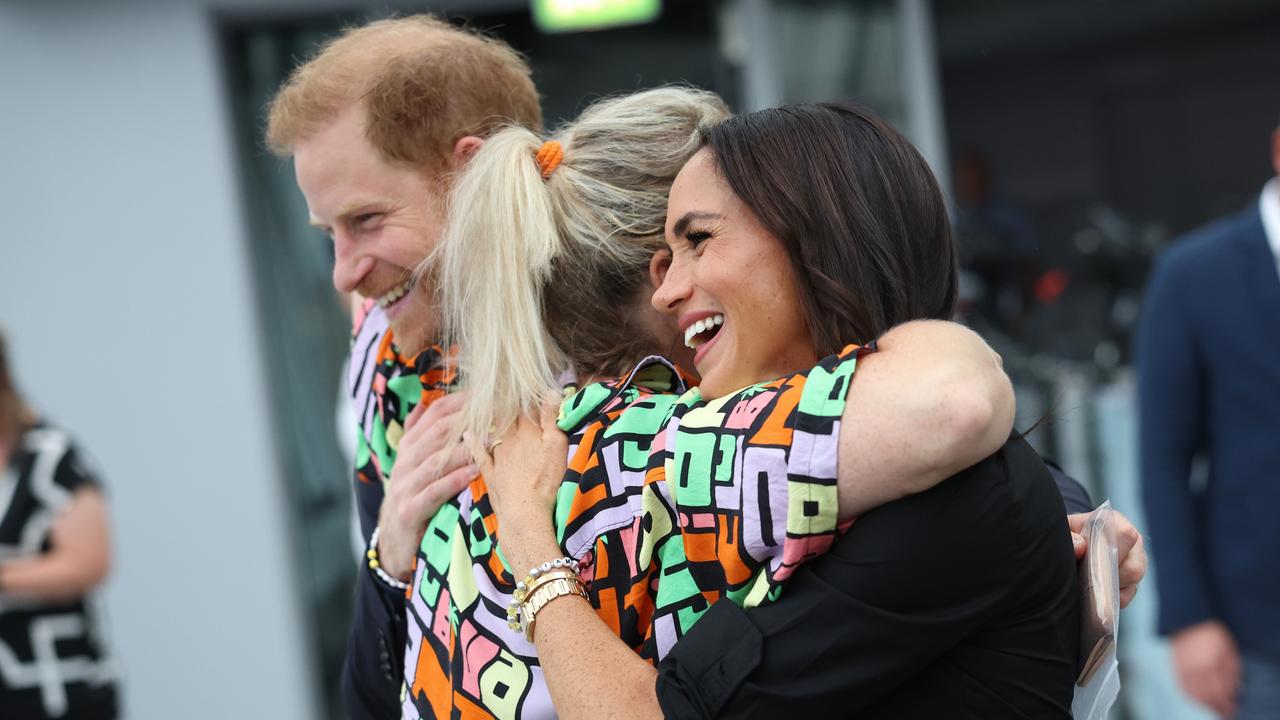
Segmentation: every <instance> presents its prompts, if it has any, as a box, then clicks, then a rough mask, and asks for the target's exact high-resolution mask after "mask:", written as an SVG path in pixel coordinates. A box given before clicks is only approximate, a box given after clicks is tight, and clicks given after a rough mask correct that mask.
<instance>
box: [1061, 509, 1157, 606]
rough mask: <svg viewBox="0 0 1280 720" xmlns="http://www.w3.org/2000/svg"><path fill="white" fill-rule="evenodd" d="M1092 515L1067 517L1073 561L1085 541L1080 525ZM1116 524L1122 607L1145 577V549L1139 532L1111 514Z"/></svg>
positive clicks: (1126, 520) (1081, 553)
mask: <svg viewBox="0 0 1280 720" xmlns="http://www.w3.org/2000/svg"><path fill="white" fill-rule="evenodd" d="M1092 514H1093V513H1076V514H1074V515H1068V516H1067V525H1068V526H1069V527H1070V528H1071V544H1072V545H1074V546H1075V551H1076V559H1077V560H1079V559H1080V558H1082V557H1084V554H1085V551H1086V550H1088V549H1089V541H1088V540H1086V539H1085V537H1084V526H1085V523H1086V522H1087V521H1088V520H1089V516H1091V515H1092ZM1111 517H1112V518H1113V519H1114V521H1115V524H1116V561H1117V563H1118V564H1119V566H1120V607H1121V608H1125V607H1128V606H1129V603H1130V602H1133V596H1134V595H1137V594H1138V585H1140V584H1141V583H1142V578H1143V577H1145V576H1146V574H1147V549H1146V546H1145V545H1144V544H1143V542H1142V533H1140V532H1138V528H1136V527H1134V526H1133V523H1132V522H1130V521H1129V518H1127V517H1125V516H1124V513H1121V512H1119V511H1114V510H1113V511H1112V513H1111Z"/></svg>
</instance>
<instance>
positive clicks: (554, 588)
mask: <svg viewBox="0 0 1280 720" xmlns="http://www.w3.org/2000/svg"><path fill="white" fill-rule="evenodd" d="M566 595H577V596H579V597H581V598H582V599H584V600H589V599H590V598H588V597H587V588H586V586H585V585H583V584H582V581H581V580H579V579H578V578H577V577H564V576H558V577H553V578H551V579H549V580H546V581H545V582H541V583H539V584H538V586H537V587H536V588H534V590H533V592H531V593H529V595H528V597H526V598H525V600H524V602H522V603H520V620H521V624H523V625H524V636H525V639H527V640H528V641H529V642H533V626H534V623H535V622H537V618H538V613H539V612H540V611H541V610H542V608H544V607H546V606H547V603H549V602H551V601H552V600H555V599H556V598H560V597H564V596H566Z"/></svg>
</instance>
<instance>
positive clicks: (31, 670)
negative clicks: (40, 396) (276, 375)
mask: <svg viewBox="0 0 1280 720" xmlns="http://www.w3.org/2000/svg"><path fill="white" fill-rule="evenodd" d="M0 468H3V469H4V470H3V473H4V474H3V475H2V476H0V717H4V718H6V720H8V719H12V720H43V719H45V718H85V719H86V720H97V719H103V720H108V719H110V718H114V717H116V688H115V670H114V663H113V662H112V659H111V657H110V654H109V648H108V647H107V646H106V644H105V640H106V638H105V634H104V632H103V630H104V628H103V627H102V625H101V616H100V613H99V608H98V599H97V590H98V588H99V586H100V585H101V584H102V582H103V580H104V579H105V578H106V575H107V569H108V566H109V565H110V559H111V549H110V533H109V531H108V525H107V509H106V502H105V501H104V499H103V497H102V490H101V487H100V486H99V484H98V481H97V479H96V477H95V476H94V474H93V472H92V471H91V470H90V469H89V467H88V465H87V464H86V462H85V461H84V458H83V456H82V455H81V454H80V453H79V452H78V451H77V450H76V447H75V444H74V443H73V442H72V441H71V439H70V437H69V436H68V435H67V433H66V432H64V431H63V430H61V429H59V428H57V427H54V426H52V425H50V424H48V423H45V422H43V421H41V420H40V419H38V418H37V417H36V416H35V414H34V413H33V412H32V411H31V409H30V407H29V406H28V405H27V404H26V403H25V402H24V401H23V399H22V396H21V395H19V394H18V390H17V387H16V386H15V383H14V382H13V379H12V377H11V375H10V373H9V365H8V358H7V356H6V354H5V347H4V338H3V337H0Z"/></svg>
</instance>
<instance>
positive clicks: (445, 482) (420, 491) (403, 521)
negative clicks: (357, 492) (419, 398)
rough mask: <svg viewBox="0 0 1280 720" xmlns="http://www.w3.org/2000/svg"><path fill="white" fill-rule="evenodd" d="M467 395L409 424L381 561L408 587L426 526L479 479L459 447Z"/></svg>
mask: <svg viewBox="0 0 1280 720" xmlns="http://www.w3.org/2000/svg"><path fill="white" fill-rule="evenodd" d="M465 402H466V393H455V394H453V395H447V396H445V397H442V398H440V399H438V400H436V401H435V402H432V403H430V405H422V404H420V405H418V406H417V407H415V408H414V409H413V411H412V412H410V413H409V417H407V418H405V424H404V428H405V430H404V435H403V436H401V438H400V445H399V447H398V449H397V451H396V463H395V465H394V466H392V468H391V480H390V482H388V483H387V494H386V497H384V498H383V500H382V507H381V508H380V509H379V510H378V527H379V528H381V529H380V530H379V534H378V561H379V562H380V563H382V568H383V569H384V570H386V571H387V572H388V573H390V574H391V576H392V577H396V578H399V579H400V580H404V581H406V582H407V581H408V580H409V579H410V578H411V576H412V574H413V558H414V555H415V554H416V553H417V550H418V546H419V545H420V544H421V543H422V534H423V533H424V532H426V529H427V521H428V520H430V519H431V516H432V515H435V513H436V511H437V510H439V509H440V506H441V505H443V504H444V503H445V502H447V501H448V500H449V498H452V497H454V496H455V495H457V494H458V493H460V492H462V491H463V490H464V489H465V488H466V487H467V485H468V484H469V483H470V482H471V481H472V480H474V479H475V477H476V473H477V468H476V466H475V465H473V464H471V457H470V453H468V452H467V449H466V446H465V445H463V443H461V442H458V435H457V420H458V418H459V417H461V416H460V415H459V414H458V411H459V410H461V409H462V406H463V404H465Z"/></svg>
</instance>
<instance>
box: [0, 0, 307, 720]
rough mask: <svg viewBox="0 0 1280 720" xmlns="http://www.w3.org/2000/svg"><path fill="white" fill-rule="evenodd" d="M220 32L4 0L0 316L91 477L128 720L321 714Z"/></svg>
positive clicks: (35, 389)
mask: <svg viewBox="0 0 1280 720" xmlns="http://www.w3.org/2000/svg"><path fill="white" fill-rule="evenodd" d="M213 28H214V25H213V19H212V16H211V14H210V13H209V12H208V11H207V10H206V9H205V8H204V7H203V5H202V4H201V3H199V2H196V1H195V0H191V1H189V2H181V1H175V2H149V3H147V2H138V1H136V0H134V1H131V0H113V2H109V3H105V2H75V3H72V2H34V1H32V2H15V1H14V0H0V325H3V326H4V327H5V328H6V329H7V331H8V334H9V336H10V342H11V348H12V352H13V354H14V355H15V364H16V369H17V373H18V375H19V379H20V381H21V383H22V384H23V386H24V387H25V388H26V390H27V393H28V395H29V396H31V398H32V399H33V400H34V401H36V402H37V403H38V405H39V406H40V407H41V408H42V409H43V410H45V411H46V412H47V413H48V414H49V415H50V416H51V417H53V418H54V419H56V420H57V421H58V422H61V423H64V424H65V425H67V426H68V427H69V428H71V429H72V431H73V432H74V433H75V434H76V435H77V436H78V437H79V438H80V439H81V440H82V441H83V443H84V444H85V445H87V446H88V448H89V449H90V450H91V451H92V452H93V454H94V455H96V457H97V458H98V460H99V461H100V464H101V466H102V467H103V468H104V471H105V475H106V479H107V482H108V487H109V490H110V495H111V501H112V511H113V514H114V523H115V536H116V566H115V573H114V578H113V580H112V581H111V585H110V588H109V593H108V602H109V605H110V612H111V615H112V626H113V630H114V634H115V639H116V647H117V648H118V650H119V654H120V656H121V659H122V662H123V665H124V669H125V672H126V673H127V677H126V681H125V682H126V684H125V689H126V698H127V703H128V707H129V708H130V710H131V712H130V713H129V717H133V718H144V719H150V718H167V717H178V716H181V717H183V718H188V719H194V718H211V719H212V718H218V719H223V718H303V717H315V716H316V713H315V710H316V707H315V702H314V700H313V697H314V695H315V692H314V688H313V687H311V683H312V681H311V678H310V677H309V675H308V674H307V672H306V669H305V668H308V667H309V663H308V660H307V658H306V654H307V653H308V649H307V643H306V642H305V640H306V638H305V637H304V635H303V632H302V628H301V623H300V619H299V615H298V612H297V610H298V606H299V602H298V598H296V597H294V596H293V594H292V593H291V587H292V583H291V573H293V572H295V571H296V570H297V568H293V567H291V566H290V565H289V564H288V563H289V559H290V555H291V554H290V553H289V552H288V551H287V548H286V547H285V545H284V543H285V540H286V535H285V529H284V527H283V525H282V522H281V519H282V518H283V517H284V513H283V508H282V502H283V491H282V487H281V482H280V480H279V477H278V472H277V464H276V463H277V459H276V456H275V452H274V448H273V447H272V442H271V439H272V433H271V428H270V427H269V424H270V422H271V420H270V416H269V407H268V402H267V398H266V394H265V392H264V375H265V372H264V365H263V356H264V353H265V350H264V348H263V347H262V343H261V339H260V337H259V334H258V333H259V329H258V326H257V322H256V319H255V317H254V308H253V296H252V288H251V286H250V272H249V267H248V264H247V263H248V257H247V248H246V240H245V229H244V228H243V226H242V217H241V209H240V207H239V199H238V196H237V187H236V168H235V166H234V164H233V158H234V155H233V152H232V146H231V133H230V130H229V119H228V112H227V107H226V98H225V97H224V93H223V88H222V84H221V78H220V76H219V72H220V59H219V57H218V53H217V48H216V39H215V36H214V31H213Z"/></svg>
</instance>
